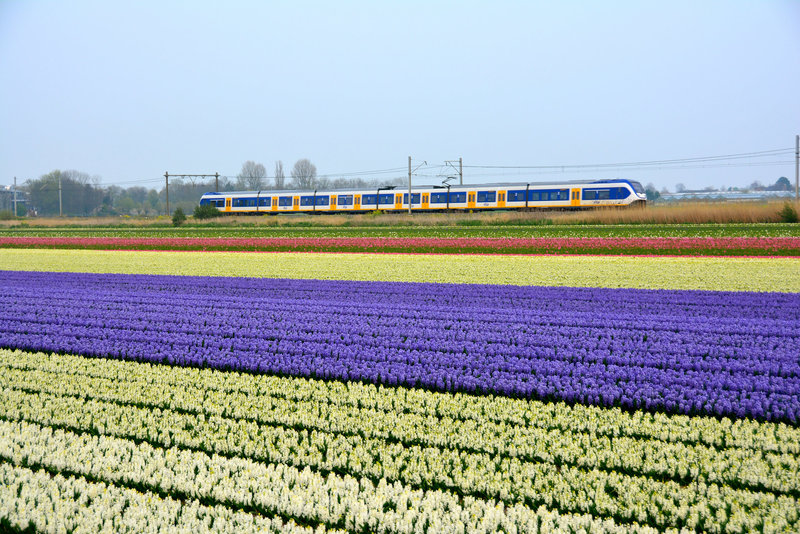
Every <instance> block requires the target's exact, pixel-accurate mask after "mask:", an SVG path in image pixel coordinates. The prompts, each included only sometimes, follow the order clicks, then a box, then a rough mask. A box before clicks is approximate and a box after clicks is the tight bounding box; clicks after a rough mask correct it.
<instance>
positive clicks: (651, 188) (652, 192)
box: [644, 182, 661, 202]
mask: <svg viewBox="0 0 800 534" xmlns="http://www.w3.org/2000/svg"><path fill="white" fill-rule="evenodd" d="M644 193H645V194H646V195H647V200H648V201H649V202H652V201H654V200H658V199H659V198H661V193H659V192H658V189H656V186H655V184H653V183H652V182H650V183H649V184H647V186H646V187H645V188H644Z"/></svg>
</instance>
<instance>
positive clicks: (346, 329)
mask: <svg viewBox="0 0 800 534" xmlns="http://www.w3.org/2000/svg"><path fill="white" fill-rule="evenodd" d="M0 281H2V283H3V285H4V287H8V288H9V290H8V291H7V298H6V303H5V307H4V309H3V311H2V312H0V346H5V347H15V348H23V349H27V350H41V351H46V352H70V353H77V354H86V355H93V356H110V357H116V358H127V359H135V360H141V361H144V360H150V361H155V362H166V363H175V364H180V365H189V366H212V367H215V368H220V369H237V370H248V371H253V372H266V373H271V374H278V375H298V376H311V377H321V378H332V379H339V380H365V381H370V382H376V383H383V384H388V385H405V386H422V387H426V388H430V389H436V390H444V391H466V392H471V393H499V394H502V395H508V396H521V397H526V398H538V399H545V400H551V399H556V400H564V401H567V402H569V403H574V402H579V403H583V404H595V405H602V406H621V407H622V408H625V409H647V410H663V411H667V412H670V413H686V414H712V415H719V416H734V417H755V418H759V419H767V420H776V421H786V422H790V423H797V422H798V420H800V364H798V361H797V358H796V355H797V353H798V352H800V334H798V326H800V321H798V317H800V295H798V294H778V295H768V294H755V293H716V294H707V293H697V292H680V291H674V292H647V291H639V290H608V289H575V288H539V287H506V286H443V285H434V284H405V285H404V284H387V283H374V282H373V283H355V282H331V281H285V280H270V279H244V280H243V279H237V278H219V277H218V278H166V277H156V276H138V277H130V276H124V275H92V274H72V273H12V272H5V273H2V274H0ZM53 288H55V289H53ZM41 295H47V296H48V299H47V301H46V302H42V301H41V299H40V297H41ZM332 312H335V313H332Z"/></svg>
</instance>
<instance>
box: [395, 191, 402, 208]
mask: <svg viewBox="0 0 800 534" xmlns="http://www.w3.org/2000/svg"><path fill="white" fill-rule="evenodd" d="M394 209H396V210H401V209H403V195H401V194H400V193H397V194H395V196H394Z"/></svg>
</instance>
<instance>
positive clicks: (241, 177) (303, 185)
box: [18, 159, 403, 217]
mask: <svg viewBox="0 0 800 534" xmlns="http://www.w3.org/2000/svg"><path fill="white" fill-rule="evenodd" d="M59 182H60V188H61V195H60V196H61V205H60V206H59ZM402 182H403V180H402V178H396V179H391V180H384V181H378V180H364V179H362V178H337V179H333V180H331V179H329V178H327V177H320V176H318V174H317V168H316V166H315V165H314V164H313V163H311V161H309V160H308V159H300V160H298V161H297V162H296V163H295V164H294V166H293V167H292V169H291V171H290V174H289V179H288V180H287V178H286V176H285V174H284V168H283V162H281V161H278V162H276V163H275V171H274V175H273V176H268V175H267V172H266V168H265V167H264V165H263V164H261V163H257V162H255V161H250V160H248V161H246V162H244V163H243V164H242V169H241V171H240V172H239V174H238V175H237V176H235V177H227V176H220V177H219V187H218V188H217V181H216V180H215V179H214V178H212V179H210V180H205V181H203V180H198V179H195V180H192V179H180V178H171V179H170V182H169V207H170V211H174V210H176V209H178V208H181V209H182V210H183V211H184V212H186V213H191V212H192V211H193V210H194V207H195V206H197V204H198V203H199V201H200V197H201V196H202V195H203V193H206V192H208V191H219V192H225V191H241V190H247V191H258V190H262V191H267V190H286V189H338V188H348V187H353V188H371V187H380V186H386V185H400V184H401V183H402ZM19 190H20V191H22V192H23V194H24V200H25V203H24V204H25V206H26V207H27V210H28V213H29V214H30V215H38V216H43V217H49V216H57V215H59V213H61V214H63V215H65V216H73V217H74V216H78V217H86V216H120V215H121V216H148V217H155V216H158V215H163V214H165V213H166V201H167V191H166V185H164V186H162V187H161V188H160V189H156V188H147V187H143V186H133V187H127V188H124V187H120V186H117V185H110V186H102V185H101V184H100V178H99V177H97V176H90V175H89V174H87V173H85V172H81V171H76V170H54V171H52V172H49V173H47V174H45V175H42V176H40V177H39V178H36V179H32V180H28V181H26V182H25V183H24V184H22V186H21V187H20V188H19ZM18 211H19V210H18Z"/></svg>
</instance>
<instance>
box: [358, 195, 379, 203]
mask: <svg viewBox="0 0 800 534" xmlns="http://www.w3.org/2000/svg"><path fill="white" fill-rule="evenodd" d="M377 202H378V195H361V203H362V204H377Z"/></svg>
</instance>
